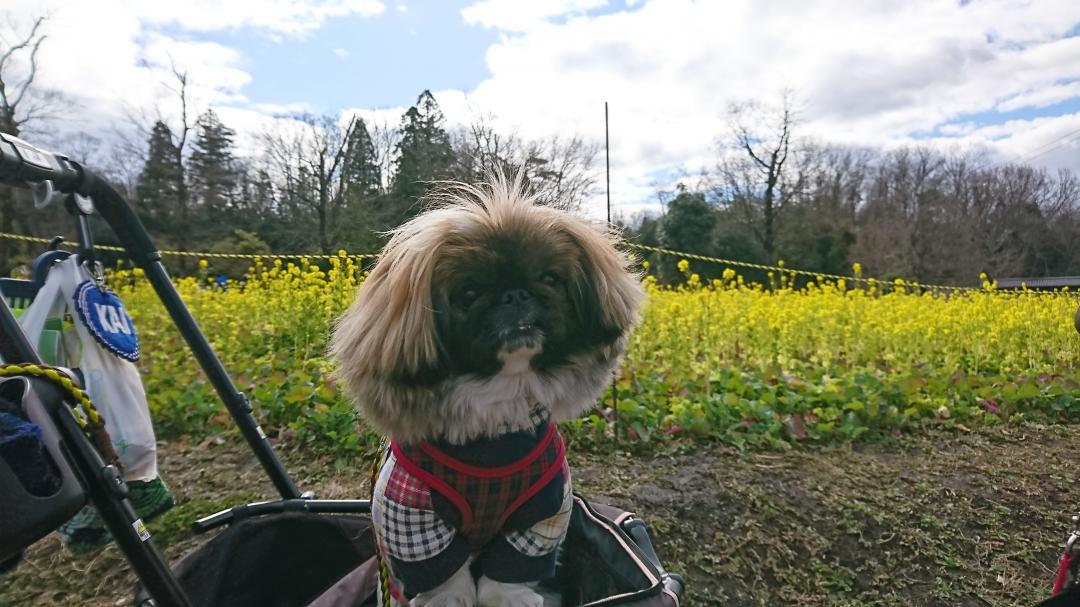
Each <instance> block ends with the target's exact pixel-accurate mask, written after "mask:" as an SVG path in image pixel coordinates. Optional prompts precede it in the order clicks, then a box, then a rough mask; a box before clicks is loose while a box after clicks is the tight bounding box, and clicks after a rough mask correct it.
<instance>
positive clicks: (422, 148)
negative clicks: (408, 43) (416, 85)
mask: <svg viewBox="0 0 1080 607" xmlns="http://www.w3.org/2000/svg"><path fill="white" fill-rule="evenodd" d="M445 122H446V119H445V118H444V117H443V114H442V110H440V109H439V104H438V103H437V102H436V101H435V97H434V96H433V95H432V94H431V92H430V91H424V92H423V93H420V97H419V98H417V100H416V105H414V106H412V107H410V108H409V109H408V111H406V112H405V115H404V116H403V117H402V119H401V141H399V142H398V146H397V152H398V156H397V162H396V166H395V169H396V170H395V173H394V180H393V186H392V191H393V193H394V194H395V195H396V196H397V197H398V198H399V199H400V200H401V202H403V203H404V204H405V205H406V208H408V209H410V211H411V212H415V211H416V210H417V209H415V208H413V207H414V203H415V201H416V200H417V199H418V198H420V197H421V196H423V195H424V194H425V193H426V192H427V190H428V187H429V185H428V183H426V182H430V181H434V180H438V179H445V178H447V177H449V176H450V175H451V174H452V171H453V165H454V152H453V148H451V146H450V136H449V135H448V134H447V132H446V129H445V128H444V123H445Z"/></svg>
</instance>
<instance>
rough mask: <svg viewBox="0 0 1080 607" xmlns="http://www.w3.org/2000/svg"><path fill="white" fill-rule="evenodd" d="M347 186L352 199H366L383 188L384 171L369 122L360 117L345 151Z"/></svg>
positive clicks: (350, 134) (375, 194)
mask: <svg viewBox="0 0 1080 607" xmlns="http://www.w3.org/2000/svg"><path fill="white" fill-rule="evenodd" d="M344 177H345V188H346V190H347V191H348V196H349V198H350V200H351V201H353V202H355V201H360V200H366V199H369V198H372V197H375V196H378V195H379V192H380V191H381V190H382V172H381V171H380V170H379V159H378V156H377V155H376V153H375V143H374V142H373V141H372V140H371V134H370V133H369V132H368V129H367V124H366V123H365V122H364V119H363V118H358V119H357V121H356V125H355V126H354V128H353V130H352V132H350V133H349V141H348V143H347V148H346V151H345V168H344Z"/></svg>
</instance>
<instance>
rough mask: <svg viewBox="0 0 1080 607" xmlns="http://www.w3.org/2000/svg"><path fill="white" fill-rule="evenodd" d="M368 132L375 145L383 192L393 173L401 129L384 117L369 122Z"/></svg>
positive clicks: (386, 188)
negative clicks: (377, 120) (379, 120)
mask: <svg viewBox="0 0 1080 607" xmlns="http://www.w3.org/2000/svg"><path fill="white" fill-rule="evenodd" d="M368 133H369V134H370V135H371V142H372V144H373V145H374V146H375V158H376V159H377V160H378V166H379V175H380V176H381V178H382V186H381V189H380V192H381V193H383V194H385V193H386V192H387V191H388V190H389V188H390V178H391V177H392V176H393V174H394V161H395V160H396V156H395V153H396V150H397V148H398V142H399V141H401V131H400V130H398V128H397V127H396V126H393V125H391V124H390V123H389V122H387V121H386V120H385V119H384V120H383V121H381V122H378V123H376V122H371V123H370V124H369V125H368Z"/></svg>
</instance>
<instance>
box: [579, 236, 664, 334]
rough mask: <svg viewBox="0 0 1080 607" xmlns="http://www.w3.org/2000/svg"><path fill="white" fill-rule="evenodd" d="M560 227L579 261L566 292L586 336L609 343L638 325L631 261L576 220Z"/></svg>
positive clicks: (638, 295) (636, 280)
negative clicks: (568, 293)
mask: <svg viewBox="0 0 1080 607" xmlns="http://www.w3.org/2000/svg"><path fill="white" fill-rule="evenodd" d="M561 223H562V229H563V230H565V231H566V233H567V234H568V235H569V236H570V237H571V238H572V239H573V240H574V242H575V243H576V244H577V246H578V248H579V250H580V252H581V257H582V259H581V262H580V268H579V272H577V274H578V275H577V276H576V277H575V280H573V281H572V282H573V284H572V285H571V289H570V296H571V297H572V298H573V299H574V303H575V306H576V307H577V310H578V314H579V318H580V320H581V322H582V325H583V327H584V328H585V330H586V332H587V333H588V334H589V335H591V336H596V338H597V339H598V340H599V341H600V342H602V343H611V342H613V341H615V340H616V339H618V338H619V337H622V336H623V335H625V334H626V333H627V332H629V330H630V329H631V328H632V327H633V326H634V324H635V323H636V322H637V321H638V314H639V311H640V308H641V302H642V300H643V299H644V298H645V291H644V289H643V287H642V285H641V280H640V277H639V276H637V275H636V274H635V273H633V272H631V271H630V270H629V269H628V268H629V266H630V264H631V261H630V259H629V258H628V257H627V256H626V255H625V254H623V253H622V252H620V251H619V250H618V249H616V248H615V238H614V236H613V235H612V234H610V233H608V232H604V231H601V230H599V229H596V228H593V227H592V226H589V225H586V224H584V223H581V222H579V221H578V220H576V219H571V220H567V221H563V222H561Z"/></svg>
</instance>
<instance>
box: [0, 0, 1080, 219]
mask: <svg viewBox="0 0 1080 607" xmlns="http://www.w3.org/2000/svg"><path fill="white" fill-rule="evenodd" d="M615 5H616V3H615V2H610V3H609V2H607V1H605V0H549V1H540V0H537V1H531V2H520V1H512V0H482V1H479V2H475V3H473V4H472V5H470V6H468V7H466V8H465V9H463V10H462V13H461V14H462V18H463V20H464V21H465V22H466V23H468V24H472V25H473V26H475V27H477V28H489V29H494V30H496V31H497V32H498V33H499V34H500V36H499V39H498V41H497V42H495V43H494V44H493V45H492V46H490V47H489V48H488V50H487V52H486V55H485V60H486V63H487V66H488V68H489V71H490V72H491V75H490V77H489V78H487V79H486V80H484V81H483V82H481V83H480V84H478V85H477V86H475V87H472V88H471V89H470V90H456V91H450V90H444V91H439V92H437V93H436V96H437V98H438V99H439V101H440V103H441V104H442V105H443V110H444V112H445V114H446V116H447V118H448V119H449V120H451V121H452V122H456V123H465V122H468V121H469V120H470V119H471V118H472V117H474V116H476V115H477V114H494V115H495V117H496V124H497V126H499V127H501V128H503V129H505V130H508V131H516V132H518V133H519V134H520V135H521V136H523V137H541V136H545V135H549V134H553V133H561V134H568V133H572V132H577V133H579V134H581V135H583V136H585V137H587V138H590V139H592V140H593V141H599V142H602V141H603V137H604V125H603V104H604V101H609V102H610V113H611V144H612V155H611V160H612V172H613V175H612V177H613V181H612V187H613V200H614V201H615V202H616V203H617V204H619V205H642V204H651V202H650V201H651V200H653V199H654V197H653V193H652V192H653V189H654V188H655V187H656V186H657V185H659V186H661V187H669V186H670V183H665V180H668V181H670V180H671V179H673V178H674V177H672V176H675V175H691V176H692V175H694V174H696V173H697V172H699V171H700V170H701V169H702V168H703V167H708V166H710V165H711V164H712V163H713V162H714V161H715V157H716V141H717V139H718V138H719V137H723V136H724V135H725V134H726V133H727V128H726V124H725V118H724V114H725V108H726V107H727V105H728V104H729V102H731V101H733V100H746V99H756V100H761V101H766V102H768V101H774V100H776V99H777V98H778V94H779V92H780V91H781V90H783V89H788V88H790V89H793V90H794V91H795V92H796V94H797V95H798V97H799V98H800V99H801V100H802V101H803V111H802V113H801V118H802V122H801V123H800V124H799V128H798V133H799V134H802V135H806V136H811V137H815V138H819V139H824V140H829V141H837V142H848V143H856V144H870V145H895V144H898V143H903V142H907V141H912V140H913V138H914V137H919V141H923V142H927V143H929V144H932V145H945V144H948V143H953V144H962V145H982V146H987V147H988V148H989V149H992V150H995V151H996V153H998V154H1000V155H1001V157H1003V158H1023V155H1024V154H1025V153H1026V151H1027V150H1030V149H1036V148H1037V146H1039V145H1042V144H1044V143H1046V142H1047V141H1052V140H1054V138H1055V137H1061V136H1062V135H1064V134H1066V133H1067V132H1068V124H1069V123H1068V119H1069V118H1068V117H1057V118H1052V117H1051V118H1041V119H1032V120H1025V121H1012V122H1008V123H1005V124H1002V125H995V126H986V124H985V122H986V119H987V116H989V117H991V119H992V117H993V115H994V112H1014V111H1017V110H1026V109H1036V110H1037V109H1038V108H1044V107H1047V106H1050V105H1053V104H1056V103H1060V102H1063V101H1069V100H1072V99H1076V98H1077V97H1080V37H1077V36H1075V35H1073V37H1066V36H1067V35H1069V33H1070V32H1071V31H1072V30H1074V29H1075V28H1076V26H1077V24H1080V2H1076V1H1075V0H1040V2H1030V1H1029V0H979V1H978V2H970V3H967V4H964V5H961V4H960V3H959V2H957V1H956V0H926V1H923V2H919V3H896V2H891V1H889V0H867V1H865V2H848V1H842V0H774V1H771V2H759V1H755V0H725V1H724V2H706V1H694V0H651V1H646V0H637V1H634V2H625V1H624V2H622V3H621V4H619V5H618V6H615ZM387 6H392V7H394V8H395V9H396V10H402V9H404V8H405V4H404V3H403V2H400V1H398V0H395V1H394V2H392V3H390V2H387V3H386V4H384V3H383V2H378V1H375V0H226V1H219V0H186V1H183V2H180V1H174V2H144V1H139V0H82V1H80V2H70V1H66V0H7V2H5V10H7V11H10V12H12V13H13V14H14V15H15V16H16V17H17V18H21V19H24V20H25V19H26V18H28V17H30V16H32V15H35V14H38V13H41V12H43V11H46V12H49V13H51V14H52V19H51V21H50V23H49V24H48V28H49V34H50V38H49V41H48V44H46V45H45V46H43V48H42V62H41V65H42V67H41V71H42V74H41V75H42V78H41V82H49V83H56V86H58V87H60V88H62V89H63V90H64V91H65V92H66V93H67V94H68V95H69V96H70V98H71V99H72V100H73V106H74V107H76V108H77V109H76V110H72V112H71V113H72V116H71V118H72V119H71V120H70V121H69V122H70V124H78V123H77V122H76V120H78V119H80V118H82V117H83V116H92V117H93V121H94V122H95V123H98V124H101V123H108V122H110V121H113V122H116V121H119V122H122V121H123V119H124V110H125V108H128V107H143V108H151V107H155V106H157V107H159V108H161V111H162V113H164V114H165V115H166V116H167V117H168V116H172V115H174V114H175V112H176V103H175V98H174V97H173V95H172V94H171V93H170V92H169V91H168V89H167V88H166V87H165V86H163V84H162V83H163V82H167V81H168V80H169V78H170V75H169V69H170V64H171V63H176V64H177V66H178V67H180V68H181V69H183V68H187V69H188V70H189V71H190V73H192V74H193V75H194V76H197V79H193V81H192V83H191V93H192V97H193V100H194V102H195V106H196V107H197V108H203V109H204V108H205V107H208V106H209V105H213V104H231V105H232V106H234V107H233V108H232V109H229V110H228V111H229V112H230V114H229V115H230V117H232V116H235V120H236V121H237V125H236V127H235V128H237V130H242V129H246V128H248V125H251V128H256V126H257V125H258V124H259V123H260V120H261V119H260V118H258V117H259V116H272V115H281V114H286V113H292V112H296V111H305V110H306V111H312V110H314V109H317V108H319V107H320V102H321V100H319V99H308V100H305V103H301V104H296V105H291V106H269V105H259V104H254V103H250V102H249V101H247V100H246V98H245V95H244V91H245V86H246V85H247V84H248V83H249V82H250V75H249V71H248V70H249V68H250V66H248V65H247V61H248V59H247V58H245V57H244V56H243V55H242V54H241V53H239V52H238V51H236V50H235V49H233V48H229V47H228V46H225V45H223V44H220V43H211V42H205V41H201V40H199V39H198V36H197V34H198V33H200V32H207V31H223V30H232V29H237V28H254V29H255V30H257V31H261V32H264V33H266V34H267V35H271V36H276V37H279V38H280V39H281V40H282V43H284V44H288V43H289V42H290V41H291V40H292V39H293V38H294V37H298V36H305V35H311V33H312V32H314V30H315V29H316V28H318V27H319V26H320V25H322V24H323V23H325V22H326V21H327V20H328V19H333V18H335V17H340V16H343V15H368V16H371V15H376V14H379V13H381V12H384V11H385V10H386V7H387ZM600 8H603V9H605V10H604V11H602V12H603V13H604V14H596V11H595V9H600ZM614 8H618V9H620V10H610V9H614ZM401 32H402V33H407V34H412V35H414V36H415V35H416V32H415V30H414V29H413V28H412V27H410V24H404V25H402V26H401ZM418 40H419V41H422V39H419V38H417V39H412V41H411V42H410V44H414V43H420V42H418ZM333 52H334V53H335V54H336V55H338V56H339V57H342V58H344V57H343V56H347V50H346V49H342V48H338V49H336V50H334V51H333ZM427 85H428V83H418V86H417V89H419V88H423V87H424V86H427ZM401 101H402V104H403V105H407V104H408V103H411V102H412V101H413V100H412V99H404V100H401ZM357 111H358V112H359V113H360V114H361V115H364V116H365V117H370V119H378V120H379V121H380V122H386V123H389V124H396V123H397V122H398V121H399V120H400V114H401V108H388V109H381V110H370V109H367V110H357ZM222 114H223V116H225V110H222ZM230 119H232V118H230ZM1073 119H1074V120H1075V118H1073ZM1072 124H1073V125H1074V127H1073V128H1076V127H1075V122H1074V123H1072ZM1070 145H1071V144H1070V143H1069V141H1068V140H1067V141H1065V142H1064V143H1062V144H1061V145H1060V146H1059V147H1058V148H1055V150H1054V151H1053V152H1052V153H1049V154H1045V155H1043V156H1040V157H1038V158H1037V159H1036V162H1040V163H1043V164H1046V165H1047V166H1064V165H1065V164H1066V163H1068V162H1072V163H1073V166H1076V164H1077V160H1080V151H1078V150H1076V149H1074V148H1070V147H1069V146H1070ZM592 206H593V208H594V213H597V214H599V211H595V209H602V208H603V197H602V196H600V197H598V198H597V199H596V201H595V202H594V203H593V204H592Z"/></svg>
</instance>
